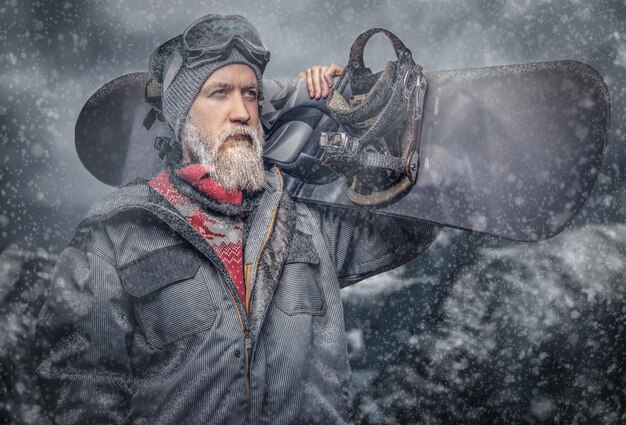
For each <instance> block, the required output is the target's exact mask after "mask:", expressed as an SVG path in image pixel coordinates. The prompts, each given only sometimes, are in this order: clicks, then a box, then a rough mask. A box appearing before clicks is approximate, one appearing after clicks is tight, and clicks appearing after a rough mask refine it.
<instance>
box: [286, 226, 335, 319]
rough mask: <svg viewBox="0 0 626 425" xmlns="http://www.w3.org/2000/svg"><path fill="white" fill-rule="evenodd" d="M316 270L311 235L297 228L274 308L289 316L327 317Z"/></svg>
mask: <svg viewBox="0 0 626 425" xmlns="http://www.w3.org/2000/svg"><path fill="white" fill-rule="evenodd" d="M319 268H320V258H319V255H318V253H317V251H316V249H315V246H314V245H313V238H312V236H311V235H308V234H306V233H304V232H301V231H300V230H298V229H296V230H295V231H294V235H293V239H292V241H291V246H290V248H289V254H288V257H287V260H286V262H285V265H284V266H283V270H282V274H281V277H280V281H279V282H278V287H277V288H276V293H275V295H274V299H275V303H276V307H278V308H279V309H280V310H281V311H282V312H284V313H286V314H288V315H296V314H308V315H313V316H323V315H324V314H326V301H325V299H324V293H323V292H322V288H321V282H320V269H319Z"/></svg>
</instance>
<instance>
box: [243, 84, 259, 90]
mask: <svg viewBox="0 0 626 425" xmlns="http://www.w3.org/2000/svg"><path fill="white" fill-rule="evenodd" d="M258 88H259V85H258V83H250V84H246V85H245V86H243V87H242V89H244V90H250V89H258Z"/></svg>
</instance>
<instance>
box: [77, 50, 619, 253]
mask: <svg viewBox="0 0 626 425" xmlns="http://www.w3.org/2000/svg"><path fill="white" fill-rule="evenodd" d="M424 76H425V78H426V80H427V83H428V86H427V89H426V97H425V99H424V111H423V118H422V130H421V142H420V146H419V151H418V154H419V162H418V167H419V168H418V173H417V181H416V183H415V185H414V186H412V187H411V189H410V190H408V191H407V192H406V193H404V194H403V195H402V196H401V197H399V198H397V199H394V200H393V201H392V202H389V203H387V204H384V205H380V206H374V207H363V206H360V205H355V204H353V203H352V202H351V201H350V200H349V199H348V197H347V196H346V192H347V186H346V180H345V178H344V177H342V176H340V175H338V174H336V173H334V172H332V171H331V170H330V169H328V168H327V167H325V166H323V165H321V164H320V161H319V159H320V156H321V153H322V149H321V148H320V143H319V140H320V134H321V133H322V132H324V131H326V132H328V131H334V130H337V124H336V123H335V122H334V121H333V120H332V119H331V118H330V117H329V115H328V111H327V109H326V104H325V102H324V101H323V100H313V99H310V98H309V96H308V93H307V90H306V83H305V81H304V79H295V78H294V79H277V80H264V84H263V85H264V97H265V102H264V105H263V108H262V112H261V121H262V123H263V124H264V127H265V129H266V144H265V147H264V158H265V161H266V162H267V163H268V164H275V165H277V166H278V167H279V168H280V169H281V170H282V171H283V174H284V175H285V186H286V189H287V190H288V191H289V192H290V193H291V195H292V196H293V197H295V198H297V199H300V200H303V201H307V202H313V203H322V204H330V205H334V206H337V207H343V208H371V209H372V210H374V211H375V212H376V213H380V214H387V215H391V216H398V217H404V218H412V219H415V220H420V221H425V222H429V223H433V224H436V225H441V226H446V227H454V228H459V229H464V230H469V231H475V232H482V233H487V234H490V235H494V236H497V237H501V238H505V239H512V240H519V241H536V240H541V239H546V238H549V237H551V236H554V235H556V234H557V233H559V232H560V231H561V230H562V229H563V228H564V227H565V226H566V225H567V223H568V222H569V221H570V220H571V219H572V217H573V216H574V215H575V214H576V213H577V212H578V211H579V210H580V208H581V207H582V206H583V204H584V203H585V201H586V200H587V198H588V197H589V194H590V192H591V190H592V188H593V186H594V183H595V181H596V177H597V175H598V172H599V169H600V166H601V163H602V157H603V153H604V150H605V147H606V143H607V135H608V126H609V116H610V101H609V93H608V89H607V87H606V84H605V83H604V81H603V79H602V77H601V76H600V74H598V72H596V71H595V70H594V69H593V68H592V67H591V66H589V65H586V64H583V63H580V62H575V61H557V62H538V63H529V64H521V65H505V66H495V67H489V68H481V69H462V70H452V71H434V72H424ZM149 79H150V77H149V75H148V74H147V73H141V72H140V73H132V74H127V75H124V76H122V77H119V78H117V79H115V80H113V81H111V82H109V83H107V84H105V85H104V86H103V87H101V88H100V89H99V90H98V91H97V92H96V93H95V94H94V95H92V96H91V97H90V99H89V100H88V101H87V102H86V104H85V106H84V107H83V109H82V110H81V112H80V114H79V117H78V120H77V123H76V128H75V143H76V149H77V152H78V156H79V158H80V159H81V161H82V163H83V165H85V167H86V168H87V169H88V170H89V171H90V172H91V173H92V174H93V175H94V176H95V177H96V178H98V179H99V180H100V181H102V182H104V183H106V184H108V185H111V186H121V185H123V184H126V183H128V182H130V181H131V180H133V179H135V178H137V177H143V178H147V179H149V178H151V177H152V176H154V175H155V174H156V173H158V171H160V170H161V169H162V168H163V163H162V162H161V160H160V159H159V158H158V156H157V152H156V151H155V148H154V144H155V139H156V138H157V137H158V136H165V137H170V138H173V134H172V130H171V129H170V128H169V127H168V126H167V125H166V124H164V123H163V122H161V121H160V120H158V119H156V115H155V114H154V113H153V112H154V111H153V110H152V109H151V106H150V105H149V104H148V103H147V102H145V101H144V99H145V95H146V84H147V82H148V81H149ZM344 94H345V95H346V96H350V92H349V87H348V89H347V92H346V93H344Z"/></svg>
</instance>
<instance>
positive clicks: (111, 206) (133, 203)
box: [79, 179, 154, 227]
mask: <svg viewBox="0 0 626 425" xmlns="http://www.w3.org/2000/svg"><path fill="white" fill-rule="evenodd" d="M153 196H154V194H153V192H152V189H151V188H150V186H148V182H147V181H146V180H143V179H142V180H134V181H133V182H131V183H129V184H127V185H126V186H123V187H120V188H118V189H116V190H114V191H113V192H111V193H110V194H108V195H107V196H105V197H104V198H102V199H100V200H99V201H97V202H96V203H95V204H93V205H92V207H91V208H90V209H89V211H87V214H86V215H85V216H84V217H83V220H82V221H81V224H80V225H79V227H80V226H85V225H90V224H93V223H96V222H101V221H104V220H107V219H108V218H111V217H113V216H115V215H117V214H119V213H121V212H125V211H129V210H133V209H138V208H141V207H145V206H146V205H149V204H152V203H153V201H154V199H153Z"/></svg>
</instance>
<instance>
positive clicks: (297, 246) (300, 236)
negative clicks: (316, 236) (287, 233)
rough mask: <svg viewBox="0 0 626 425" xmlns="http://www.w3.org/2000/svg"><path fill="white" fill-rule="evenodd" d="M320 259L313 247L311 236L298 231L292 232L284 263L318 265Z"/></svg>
mask: <svg viewBox="0 0 626 425" xmlns="http://www.w3.org/2000/svg"><path fill="white" fill-rule="evenodd" d="M319 262H320V257H319V255H318V254H317V251H316V250H315V245H313V236H311V235H309V234H306V233H304V232H302V231H300V230H298V229H295V230H294V232H293V237H292V239H291V245H290V247H289V253H288V254H287V260H286V263H311V264H319Z"/></svg>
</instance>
